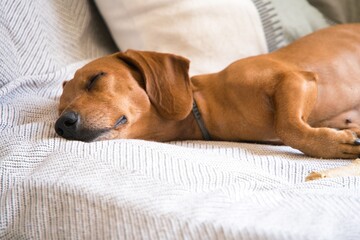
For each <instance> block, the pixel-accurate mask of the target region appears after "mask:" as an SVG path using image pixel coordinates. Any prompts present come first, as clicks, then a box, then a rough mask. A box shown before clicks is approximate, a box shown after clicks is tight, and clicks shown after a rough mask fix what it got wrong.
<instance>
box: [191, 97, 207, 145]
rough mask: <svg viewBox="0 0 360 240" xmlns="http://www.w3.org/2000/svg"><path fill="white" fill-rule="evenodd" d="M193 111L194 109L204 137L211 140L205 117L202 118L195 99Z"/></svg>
mask: <svg viewBox="0 0 360 240" xmlns="http://www.w3.org/2000/svg"><path fill="white" fill-rule="evenodd" d="M192 111H193V114H194V117H195V119H196V122H197V124H198V125H199V128H200V131H201V133H202V135H203V138H204V139H205V140H211V137H210V134H209V132H208V130H207V129H206V127H205V123H204V121H203V119H202V118H201V114H200V112H199V108H198V106H197V104H196V102H195V100H194V103H193V108H192Z"/></svg>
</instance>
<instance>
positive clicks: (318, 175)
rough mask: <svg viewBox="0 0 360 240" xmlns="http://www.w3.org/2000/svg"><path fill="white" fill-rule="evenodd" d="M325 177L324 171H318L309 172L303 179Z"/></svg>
mask: <svg viewBox="0 0 360 240" xmlns="http://www.w3.org/2000/svg"><path fill="white" fill-rule="evenodd" d="M323 178H326V175H325V174H324V173H320V172H311V173H310V174H309V175H308V176H307V177H306V178H305V181H306V182H308V181H313V180H318V179H323Z"/></svg>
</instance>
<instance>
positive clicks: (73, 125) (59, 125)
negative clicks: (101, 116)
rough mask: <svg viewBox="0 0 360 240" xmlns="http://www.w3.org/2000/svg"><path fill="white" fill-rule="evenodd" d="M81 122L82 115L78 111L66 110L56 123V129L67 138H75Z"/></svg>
mask: <svg viewBox="0 0 360 240" xmlns="http://www.w3.org/2000/svg"><path fill="white" fill-rule="evenodd" d="M79 124H80V117H79V115H78V114H77V113H76V112H65V113H63V114H62V115H61V116H60V117H59V119H58V120H57V121H56V123H55V131H56V133H57V134H59V135H60V136H62V137H64V138H66V139H75V137H76V136H77V130H78V128H79Z"/></svg>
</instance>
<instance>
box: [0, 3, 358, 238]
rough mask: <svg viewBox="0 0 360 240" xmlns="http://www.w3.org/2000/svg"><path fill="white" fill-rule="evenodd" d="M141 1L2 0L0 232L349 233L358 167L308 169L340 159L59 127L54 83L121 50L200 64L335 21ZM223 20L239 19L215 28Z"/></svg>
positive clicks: (314, 14) (303, 6)
mask: <svg viewBox="0 0 360 240" xmlns="http://www.w3.org/2000/svg"><path fill="white" fill-rule="evenodd" d="M143 2H144V3H143V5H142V3H141V1H135V0H134V1H116V4H115V5H113V4H112V3H111V2H110V0H109V1H105V0H104V1H100V0H99V1H95V3H94V2H92V1H86V0H79V1H60V0H54V1H41V0H35V1H25V0H15V1H1V2H0V55H1V57H0V113H1V119H0V136H1V138H0V239H311V240H313V239H359V238H360V228H359V223H360V215H359V211H360V178H359V177H338V178H331V179H323V180H319V181H311V182H305V181H304V179H305V177H306V175H307V174H308V173H309V172H311V171H312V170H321V169H326V168H331V167H338V166H343V165H346V164H348V163H349V161H347V160H341V159H334V160H323V159H314V158H309V157H307V156H304V155H303V154H302V153H301V152H299V151H297V150H295V149H292V148H290V147H287V146H273V145H264V144H251V143H233V142H211V141H179V142H167V143H157V142H151V141H142V140H121V139H118V140H109V141H99V142H92V143H84V142H79V141H68V140H65V139H62V138H60V137H59V136H57V135H56V133H55V131H54V122H55V120H56V118H57V116H58V112H57V104H58V100H59V97H60V95H61V91H62V89H61V85H62V82H63V81H64V80H66V79H71V78H72V76H73V74H74V72H75V71H76V69H77V68H79V67H81V66H83V65H84V64H85V63H86V62H88V61H90V60H91V59H93V58H96V57H99V56H103V55H106V54H110V53H112V52H115V51H118V48H120V49H122V50H125V49H127V48H137V49H151V50H156V51H171V52H175V53H178V54H181V55H184V56H186V57H188V58H189V59H191V61H192V68H191V73H192V74H197V73H203V72H209V71H210V72H211V71H216V70H219V69H221V68H222V67H225V66H226V65H227V64H228V63H230V62H231V61H233V60H235V59H237V58H242V57H246V56H250V55H255V54H261V53H265V52H268V51H273V50H276V49H277V48H279V47H281V46H283V45H286V44H288V43H289V42H291V41H293V40H294V39H296V38H298V37H300V36H301V35H304V34H306V33H309V32H311V31H315V30H316V29H319V28H322V27H325V26H328V25H329V24H334V21H331V19H329V18H328V17H326V16H324V15H323V13H322V12H321V11H319V10H318V9H317V8H315V7H313V6H311V5H310V4H309V3H308V2H306V1H305V0H304V1H298V0H297V1H295V0H292V1H285V2H281V1H280V0H273V1H270V0H254V1H250V0H246V1H245V0H243V1H240V0H238V1H235V0H227V1H224V2H226V4H227V5H226V4H225V5H221V4H220V3H219V2H218V1H207V2H201V1H199V2H198V3H196V4H194V3H191V1H172V2H171V1H167V0H163V1H159V0H158V1H154V0H151V1H143ZM145 2H146V4H145ZM314 2H315V1H314ZM316 2H319V1H316ZM113 3H114V2H113ZM172 4H175V7H173V6H172ZM282 4H285V5H282ZM286 4H287V5H286ZM296 4H298V5H296ZM229 6H230V7H229ZM279 6H281V7H279ZM285 7H286V11H283V10H284V8H285ZM193 8H195V9H196V13H193V12H192V11H191V10H192V9H193ZM115 9H117V11H115ZM235 10H236V11H235ZM222 11H225V13H226V14H225V15H226V17H224V16H225V15H224V12H222ZM281 12H282V13H283V14H281ZM284 12H285V13H284ZM240 13H241V14H240ZM117 14H118V15H117ZM177 16H182V17H179V18H178V19H182V20H183V21H184V22H182V21H178V20H177V18H176V17H177ZM189 16H190V17H191V20H187V21H185V20H184V19H185V18H186V17H189ZM234 16H236V17H237V18H240V19H241V21H240V20H239V19H238V20H234ZM294 16H296V19H297V20H296V21H290V20H291V18H293V17H294ZM164 17H170V18H169V19H168V21H167V20H164ZM198 18H200V20H199V19H198ZM209 18H211V19H212V22H211V24H210V25H211V27H210V28H208V29H211V31H208V32H205V30H206V27H205V26H207V25H208V23H209V21H210V20H209ZM119 19H120V20H119ZM174 19H175V20H176V21H175V20H174ZM196 19H197V20H196ZM235 19H236V18H235ZM286 19H290V20H286ZM115 22H116V23H115ZM164 22H165V23H167V24H173V25H171V26H167V25H166V26H164V25H162V23H164ZM244 23H248V24H249V25H246V26H245V25H243V24H244ZM184 24H185V25H184ZM217 24H224V25H221V27H216V26H217ZM130 25H131V27H129V26H130ZM180 25H182V26H180ZM233 25H235V28H231V26H233ZM152 26H157V27H152ZM223 26H229V28H226V33H229V31H230V30H231V31H237V29H241V31H239V32H238V33H232V32H231V34H225V33H224V32H220V33H219V32H215V33H214V31H215V30H216V31H222V30H224V27H223ZM193 27H196V29H195V30H196V31H195V30H194V29H193ZM214 29H215V30H214ZM165 30H168V33H167V32H166V31H165ZM202 30H204V32H201V31H202ZM199 31H200V32H199ZM209 32H210V33H209ZM206 34H208V35H206ZM184 36H189V37H188V38H187V37H184ZM220 37H222V38H220ZM174 39H176V40H177V41H174ZM140 40H141V41H140ZM236 44H239V45H240V46H241V48H239V47H237V48H235V47H234V46H236ZM224 53H226V54H224ZM222 55H224V56H222Z"/></svg>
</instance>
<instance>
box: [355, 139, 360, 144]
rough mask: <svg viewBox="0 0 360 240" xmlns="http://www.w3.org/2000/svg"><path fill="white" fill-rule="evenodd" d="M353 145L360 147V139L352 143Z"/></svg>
mask: <svg viewBox="0 0 360 240" xmlns="http://www.w3.org/2000/svg"><path fill="white" fill-rule="evenodd" d="M354 145H357V146H358V145H360V138H358V139H356V140H355V141H354Z"/></svg>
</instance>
